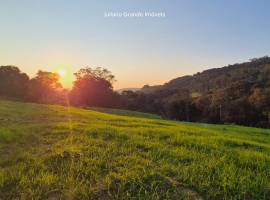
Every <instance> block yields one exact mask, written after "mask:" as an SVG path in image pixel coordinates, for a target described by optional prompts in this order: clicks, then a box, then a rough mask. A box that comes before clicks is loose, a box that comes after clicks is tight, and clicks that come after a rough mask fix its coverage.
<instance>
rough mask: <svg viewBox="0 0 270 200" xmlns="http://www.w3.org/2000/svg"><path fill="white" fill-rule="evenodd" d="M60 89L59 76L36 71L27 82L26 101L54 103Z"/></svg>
mask: <svg viewBox="0 0 270 200" xmlns="http://www.w3.org/2000/svg"><path fill="white" fill-rule="evenodd" d="M61 88H62V85H61V83H59V74H57V73H52V72H45V71H41V70H38V72H37V74H36V76H35V77H34V78H32V79H31V80H30V81H29V84H28V94H27V98H26V101H29V102H37V103H54V102H55V101H57V100H56V99H55V98H56V96H57V94H56V93H57V92H58V91H59V89H61Z"/></svg>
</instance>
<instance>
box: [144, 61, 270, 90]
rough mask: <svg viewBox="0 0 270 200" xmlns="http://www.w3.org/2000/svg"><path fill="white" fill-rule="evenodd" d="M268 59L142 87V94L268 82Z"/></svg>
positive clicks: (269, 68) (269, 64)
mask: <svg viewBox="0 0 270 200" xmlns="http://www.w3.org/2000/svg"><path fill="white" fill-rule="evenodd" d="M269 72H270V58H269V57H268V56H265V57H262V58H254V59H251V60H250V61H249V62H245V63H241V64H238V63H236V64H233V65H229V66H226V67H222V68H214V69H208V70H205V71H203V72H198V73H196V74H194V75H192V76H183V77H178V78H175V79H172V80H170V81H169V82H168V83H165V84H164V85H161V86H150V87H143V88H142V91H143V92H146V93H148V92H153V91H156V90H161V89H178V88H182V89H188V90H190V91H192V92H195V93H206V92H209V91H215V90H218V89H222V88H226V87H228V86H230V85H233V84H236V83H239V82H245V83H246V82H253V83H257V82H265V81H266V82H269V76H268V75H269Z"/></svg>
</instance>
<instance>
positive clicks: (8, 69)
mask: <svg viewBox="0 0 270 200" xmlns="http://www.w3.org/2000/svg"><path fill="white" fill-rule="evenodd" d="M28 81H29V77H28V76H27V74H25V73H22V72H21V71H20V69H19V68H18V67H15V66H10V65H9V66H1V67H0V96H1V97H6V98H11V99H23V98H24V96H25V95H26V90H27V87H26V86H27V83H28Z"/></svg>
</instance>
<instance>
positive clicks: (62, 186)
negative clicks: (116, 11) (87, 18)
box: [0, 101, 270, 199]
mask: <svg viewBox="0 0 270 200" xmlns="http://www.w3.org/2000/svg"><path fill="white" fill-rule="evenodd" d="M103 111H104V112H105V110H103ZM107 111H109V110H107ZM137 114H138V113H136V115H137ZM148 117H149V118H148V119H142V118H138V117H127V116H125V117H124V116H116V115H112V114H106V113H100V112H95V111H90V110H83V109H75V108H70V110H69V109H68V108H66V107H61V106H47V105H37V104H23V103H14V102H7V101H0V199H31V198H33V199H132V198H133V199H181V198H185V196H186V197H187V198H188V196H189V197H190V198H193V197H194V196H192V195H188V192H187V191H188V190H187V188H190V189H192V190H193V191H196V192H197V193H198V194H199V195H201V196H202V197H204V198H205V199H225V198H226V199H231V198H235V199H269V196H270V173H269V169H270V156H269V155H270V132H269V130H263V129H256V128H246V127H239V126H218V125H205V124H195V123H179V122H173V121H165V120H157V119H150V118H151V115H148Z"/></svg>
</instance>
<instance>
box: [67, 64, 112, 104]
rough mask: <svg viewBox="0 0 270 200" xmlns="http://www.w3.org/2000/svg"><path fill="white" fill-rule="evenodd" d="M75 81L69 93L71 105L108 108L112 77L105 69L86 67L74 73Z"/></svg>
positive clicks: (110, 97)
mask: <svg viewBox="0 0 270 200" xmlns="http://www.w3.org/2000/svg"><path fill="white" fill-rule="evenodd" d="M74 75H75V77H76V80H75V81H74V82H73V88H72V91H71V92H70V100H71V102H72V103H73V104H77V105H88V106H109V105H110V104H111V102H110V100H111V99H114V98H113V97H115V95H116V94H113V91H112V89H113V86H112V84H113V82H114V81H115V77H114V75H112V74H111V72H110V71H108V70H107V69H104V68H103V69H102V68H100V67H97V68H96V69H91V68H89V67H86V68H84V69H80V70H79V71H78V72H77V73H74Z"/></svg>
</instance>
